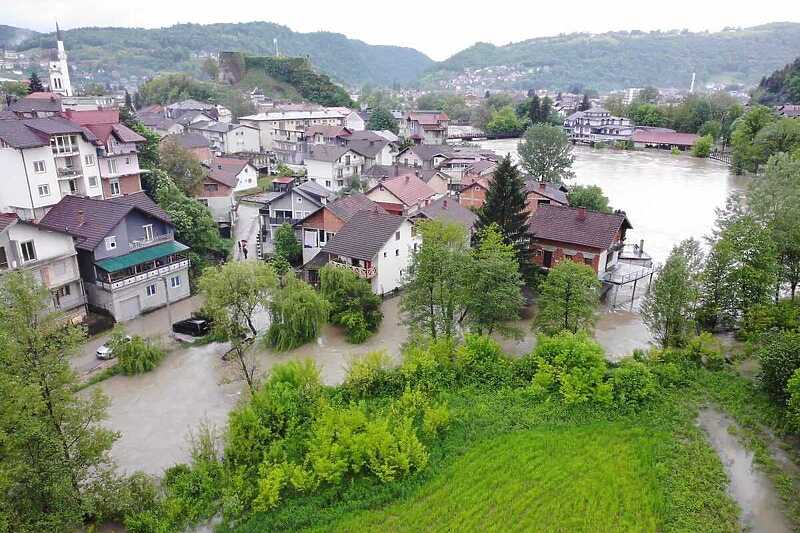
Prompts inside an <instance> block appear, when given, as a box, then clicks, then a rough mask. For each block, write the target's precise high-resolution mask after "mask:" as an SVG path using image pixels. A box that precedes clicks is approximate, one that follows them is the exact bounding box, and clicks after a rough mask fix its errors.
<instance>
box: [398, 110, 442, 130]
mask: <svg viewBox="0 0 800 533" xmlns="http://www.w3.org/2000/svg"><path fill="white" fill-rule="evenodd" d="M407 116H408V118H409V119H411V120H416V121H417V122H419V123H420V124H422V125H423V126H425V125H437V124H438V123H439V122H442V121H444V120H450V117H448V116H447V113H444V112H442V111H412V112H410V113H409V114H408V115H407Z"/></svg>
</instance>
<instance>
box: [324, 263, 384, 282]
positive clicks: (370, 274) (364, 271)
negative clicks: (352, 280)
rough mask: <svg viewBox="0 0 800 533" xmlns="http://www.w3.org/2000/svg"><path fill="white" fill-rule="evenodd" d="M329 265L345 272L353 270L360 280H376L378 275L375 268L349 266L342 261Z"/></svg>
mask: <svg viewBox="0 0 800 533" xmlns="http://www.w3.org/2000/svg"><path fill="white" fill-rule="evenodd" d="M329 264H330V265H332V266H335V267H336V268H343V269H345V270H352V271H353V272H354V273H355V274H356V276H358V277H359V278H364V279H372V278H374V277H375V276H377V275H378V271H377V270H375V267H374V266H371V267H360V266H355V265H348V264H347V263H342V262H340V261H331V262H330V263H329Z"/></svg>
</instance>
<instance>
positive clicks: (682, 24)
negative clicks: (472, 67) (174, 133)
mask: <svg viewBox="0 0 800 533" xmlns="http://www.w3.org/2000/svg"><path fill="white" fill-rule="evenodd" d="M740 3H741V7H739V6H737V4H740ZM2 4H4V5H3V9H2V11H1V12H0V13H1V14H0V24H9V25H12V26H21V27H25V28H30V29H34V30H38V31H52V29H53V27H54V25H55V21H56V19H58V21H59V23H60V24H61V27H62V28H77V27H82V26H135V27H146V28H157V27H161V26H170V25H172V24H175V23H179V22H196V23H201V24H207V23H212V22H250V21H254V20H265V21H269V22H276V23H278V24H284V25H286V26H289V27H290V28H291V29H293V30H295V31H302V32H309V31H318V30H325V31H333V32H338V33H344V34H345V35H347V36H348V37H351V38H356V39H361V40H363V41H366V42H368V43H370V44H393V45H401V46H410V47H413V48H416V49H418V50H420V51H422V52H424V53H426V54H428V55H429V56H430V57H431V58H433V59H436V60H442V59H446V58H447V57H449V56H450V55H452V54H453V53H455V52H458V51H459V50H462V49H463V48H466V47H468V46H470V45H471V44H473V43H475V42H476V41H484V42H490V43H494V44H498V45H501V44H507V43H509V42H513V41H521V40H524V39H530V38H532V37H543V36H548V35H556V34H558V33H569V32H575V31H587V32H592V33H601V32H605V31H611V30H632V29H638V30H645V31H647V30H655V29H661V30H669V29H683V28H688V29H690V30H693V31H699V30H711V31H715V30H720V29H722V28H724V27H726V26H754V25H757V24H763V23H766V22H777V21H792V22H800V2H797V1H792V0H781V1H776V0H760V1H759V2H758V3H757V4H755V5H757V9H754V7H755V5H754V4H752V2H748V3H747V4H745V3H744V2H743V1H742V0H733V1H725V2H723V1H720V0H699V1H698V0H673V1H671V2H667V3H657V2H656V3H654V2H645V1H643V0H614V1H613V2H607V3H606V2H598V1H597V0H592V1H580V0H578V1H576V0H572V1H569V2H558V1H548V2H546V3H544V2H541V1H540V2H534V1H531V0H517V1H512V0H486V1H482V2H477V1H474V0H468V1H458V2H456V1H451V0H424V1H423V0H402V1H400V2H398V1H394V0H393V1H387V0H338V1H337V0H225V1H223V2H220V1H218V0H217V1H213V2H212V1H209V0H194V1H186V0H132V1H129V2H108V1H107V0H106V1H100V0H2Z"/></svg>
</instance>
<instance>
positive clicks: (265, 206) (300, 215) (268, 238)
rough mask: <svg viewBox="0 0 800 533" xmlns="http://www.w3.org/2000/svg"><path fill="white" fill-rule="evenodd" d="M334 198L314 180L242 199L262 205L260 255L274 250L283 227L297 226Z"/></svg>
mask: <svg viewBox="0 0 800 533" xmlns="http://www.w3.org/2000/svg"><path fill="white" fill-rule="evenodd" d="M333 198H334V196H333V193H332V192H331V191H329V190H328V189H326V188H325V187H323V186H322V185H319V184H317V183H314V182H313V181H306V182H304V183H301V184H299V185H293V186H290V187H288V188H286V190H272V191H268V192H264V193H258V194H252V195H249V196H245V197H243V198H241V202H245V203H247V204H250V205H257V206H258V207H259V217H258V226H259V244H258V247H259V252H260V255H262V256H263V255H265V254H269V253H272V243H273V239H274V235H275V231H277V229H278V228H279V227H280V226H282V225H283V224H290V225H292V226H294V225H295V224H297V222H299V221H300V220H302V219H304V218H306V217H307V216H308V215H310V214H311V213H313V212H315V211H316V210H317V209H319V208H320V207H322V206H323V205H325V204H327V203H328V202H329V201H331V200H333Z"/></svg>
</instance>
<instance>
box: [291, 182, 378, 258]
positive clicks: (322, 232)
mask: <svg viewBox="0 0 800 533" xmlns="http://www.w3.org/2000/svg"><path fill="white" fill-rule="evenodd" d="M370 210H372V211H382V212H385V210H384V209H383V208H382V207H381V206H379V205H378V204H376V203H375V202H373V201H372V200H370V199H369V198H367V197H366V196H365V195H363V194H361V193H356V194H351V195H348V196H344V197H342V198H337V199H336V200H333V201H332V202H328V203H326V204H325V205H323V206H322V207H321V208H320V209H317V210H316V211H314V212H313V213H311V214H310V215H308V216H307V217H305V218H304V219H302V220H300V221H299V222H297V224H296V227H298V228H299V229H300V235H301V242H302V243H303V263H304V264H305V263H307V262H308V261H310V260H311V259H313V258H314V256H316V255H317V253H319V251H320V249H321V248H322V247H323V246H325V244H326V243H327V242H328V241H330V240H331V239H332V238H333V236H334V235H336V233H338V232H339V230H341V229H342V227H343V226H344V225H345V224H346V223H347V222H348V221H349V220H350V219H351V218H352V217H353V215H355V214H356V213H357V212H359V211H370Z"/></svg>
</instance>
